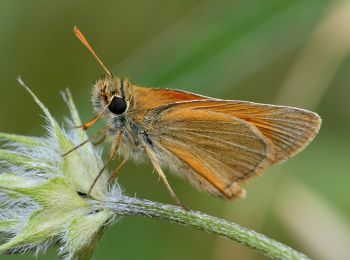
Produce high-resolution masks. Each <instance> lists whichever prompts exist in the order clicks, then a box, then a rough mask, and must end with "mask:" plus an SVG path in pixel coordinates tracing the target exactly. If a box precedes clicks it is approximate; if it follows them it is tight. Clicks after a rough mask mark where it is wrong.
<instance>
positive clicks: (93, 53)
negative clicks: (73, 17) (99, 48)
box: [74, 26, 112, 77]
mask: <svg viewBox="0 0 350 260" xmlns="http://www.w3.org/2000/svg"><path fill="white" fill-rule="evenodd" d="M74 34H75V36H76V37H77V38H78V39H79V40H80V41H81V42H82V43H83V44H84V45H85V47H86V48H87V49H88V50H89V51H90V52H91V54H92V55H93V56H94V57H95V59H96V60H97V61H98V63H100V65H101V67H102V68H103V69H104V71H105V72H106V73H107V74H108V75H109V76H111V77H112V73H111V72H110V71H109V70H108V69H107V67H106V66H105V65H104V64H103V62H102V61H101V60H100V58H99V57H98V56H97V54H96V53H95V51H94V49H93V48H92V47H91V46H90V44H89V42H88V41H87V40H86V38H85V36H84V34H83V33H82V32H81V31H80V30H79V28H78V27H77V26H74Z"/></svg>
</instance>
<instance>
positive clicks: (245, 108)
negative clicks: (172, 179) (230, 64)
mask: <svg viewBox="0 0 350 260" xmlns="http://www.w3.org/2000/svg"><path fill="white" fill-rule="evenodd" d="M145 119H146V120H145V121H147V122H148V124H149V129H150V135H151V136H152V137H153V138H154V139H155V142H156V144H157V145H158V146H159V147H160V148H161V149H163V150H164V154H167V155H168V156H167V158H168V159H167V161H168V164H170V166H172V168H175V169H176V170H178V171H180V173H182V174H183V175H184V176H185V177H186V178H187V179H188V180H189V181H190V182H191V183H193V184H194V185H195V186H197V187H199V188H201V189H202V190H204V191H207V192H209V193H211V194H214V195H219V196H226V197H228V198H233V197H236V196H240V195H242V194H243V193H242V190H241V189H240V187H239V185H238V184H240V183H244V182H246V181H247V180H248V179H250V178H251V177H252V176H254V175H256V174H259V173H261V172H262V171H263V170H264V169H265V168H266V167H267V166H269V165H270V164H273V163H275V162H279V161H282V160H284V159H286V158H288V157H290V156H292V155H294V154H295V153H297V152H298V151H300V150H301V149H303V148H304V147H305V146H306V145H307V144H308V143H309V142H310V141H311V140H312V139H313V138H314V136H315V135H316V133H317V131H318V129H319V125H320V119H319V117H318V116H317V115H316V114H314V113H312V112H309V111H306V110H302V109H297V108H291V107H284V106H272V105H264V104H256V103H251V102H241V101H225V100H208V99H207V100H198V101H196V100H195V101H187V102H178V103H172V104H167V105H164V106H161V107H158V108H156V109H153V110H152V111H150V112H149V113H148V114H147V115H146V118H145ZM164 158H165V157H164ZM164 158H162V156H160V158H159V159H160V160H162V159H163V161H164V160H165V159H164Z"/></svg>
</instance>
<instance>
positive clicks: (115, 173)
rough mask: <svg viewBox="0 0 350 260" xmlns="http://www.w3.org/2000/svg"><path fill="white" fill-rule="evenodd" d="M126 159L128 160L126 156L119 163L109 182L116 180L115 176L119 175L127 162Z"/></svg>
mask: <svg viewBox="0 0 350 260" xmlns="http://www.w3.org/2000/svg"><path fill="white" fill-rule="evenodd" d="M126 161H127V159H126V158H124V159H123V161H121V163H120V164H119V165H118V167H117V169H115V170H114V171H113V173H112V174H111V176H109V179H108V181H109V182H112V181H114V180H115V178H116V177H117V176H118V172H119V170H120V169H121V168H122V167H123V165H124V164H125V163H126Z"/></svg>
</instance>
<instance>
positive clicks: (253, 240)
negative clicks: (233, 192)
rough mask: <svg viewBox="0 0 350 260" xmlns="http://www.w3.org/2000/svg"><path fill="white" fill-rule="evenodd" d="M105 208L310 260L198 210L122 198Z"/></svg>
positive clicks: (277, 254) (279, 255) (280, 255)
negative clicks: (192, 228) (188, 227)
mask: <svg viewBox="0 0 350 260" xmlns="http://www.w3.org/2000/svg"><path fill="white" fill-rule="evenodd" d="M104 206H105V207H107V208H109V209H111V210H113V211H114V212H115V213H116V214H117V215H120V216H141V217H149V218H154V219H159V220H164V221H168V222H171V223H176V224H180V225H184V226H190V227H194V228H196V229H199V230H202V231H206V232H209V233H212V234H215V235H219V236H222V237H225V238H228V239H231V240H234V241H236V242H238V243H240V244H243V245H246V246H248V247H250V248H252V249H254V250H257V251H258V252H260V253H262V254H264V255H266V256H268V257H270V258H272V259H310V258H308V257H307V256H305V255H303V254H302V253H299V252H297V251H295V250H294V249H292V248H290V247H288V246H286V245H283V244H281V243H279V242H277V241H275V240H273V239H271V238H268V237H266V236H264V235H262V234H259V233H256V232H255V231H252V230H249V229H247V228H244V227H241V226H239V225H237V224H235V223H230V222H228V221H226V220H223V219H219V218H216V217H213V216H209V215H206V214H204V213H201V212H196V211H186V210H184V209H182V208H180V207H177V206H173V205H168V204H161V203H157V202H153V201H148V200H142V199H137V198H130V197H126V196H122V197H120V198H119V199H118V200H117V201H113V202H109V203H107V204H106V205H104Z"/></svg>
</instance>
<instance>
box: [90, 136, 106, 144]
mask: <svg viewBox="0 0 350 260" xmlns="http://www.w3.org/2000/svg"><path fill="white" fill-rule="evenodd" d="M106 138H107V135H104V136H102V137H101V139H100V140H98V141H96V142H94V143H92V144H93V145H94V146H96V145H99V144H101V143H103V141H104V140H106Z"/></svg>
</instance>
